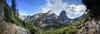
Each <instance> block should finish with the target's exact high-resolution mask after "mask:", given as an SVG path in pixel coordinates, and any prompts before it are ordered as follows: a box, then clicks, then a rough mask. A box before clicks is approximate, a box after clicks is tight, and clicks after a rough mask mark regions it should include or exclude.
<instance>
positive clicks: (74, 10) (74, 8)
mask: <svg viewBox="0 0 100 34" xmlns="http://www.w3.org/2000/svg"><path fill="white" fill-rule="evenodd" d="M49 10H51V12H52V13H55V14H57V15H59V14H60V12H61V11H62V10H66V13H67V16H68V17H69V18H76V17H79V16H81V15H82V14H84V12H85V10H86V7H85V6H84V5H82V4H80V5H75V4H68V3H67V2H65V3H64V2H62V0H47V3H46V4H45V5H43V6H41V9H40V12H41V11H42V12H43V13H45V12H48V11H49Z"/></svg>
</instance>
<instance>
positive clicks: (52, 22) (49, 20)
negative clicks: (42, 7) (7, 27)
mask: <svg viewBox="0 0 100 34" xmlns="http://www.w3.org/2000/svg"><path fill="white" fill-rule="evenodd" d="M85 16H86V15H85V14H84V15H82V16H80V17H77V18H75V19H70V18H68V17H67V15H66V11H65V10H63V11H62V12H61V13H60V15H59V16H57V15H56V14H55V13H50V12H47V13H39V14H36V15H33V16H27V18H26V19H25V22H29V23H32V24H33V25H34V26H36V27H57V26H58V27H60V26H63V25H65V24H68V23H71V22H75V21H77V20H79V19H82V18H85Z"/></svg>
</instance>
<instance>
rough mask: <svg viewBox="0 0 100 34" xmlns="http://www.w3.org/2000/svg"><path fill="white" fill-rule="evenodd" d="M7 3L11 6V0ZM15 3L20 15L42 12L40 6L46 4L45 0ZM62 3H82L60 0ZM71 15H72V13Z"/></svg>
mask: <svg viewBox="0 0 100 34" xmlns="http://www.w3.org/2000/svg"><path fill="white" fill-rule="evenodd" d="M50 1H51V0H50ZM58 1H59V0H58ZM7 3H8V4H9V5H10V6H11V0H7ZM16 3H17V9H18V11H19V13H20V14H21V15H34V14H37V13H40V12H42V11H41V10H40V8H44V7H45V6H48V4H47V3H48V1H47V0H16ZM62 3H68V4H74V5H75V6H76V5H81V4H82V3H81V0H62ZM45 9H48V8H45ZM39 10H40V11H39ZM58 10H59V9H58ZM57 12H58V11H57ZM55 13H56V12H55ZM58 13H59V12H58ZM69 13H70V12H69ZM69 13H68V15H69V16H70V14H71V13H72V12H71V13H70V14H69ZM78 13H79V14H80V12H77V14H78ZM71 17H73V15H72V16H71Z"/></svg>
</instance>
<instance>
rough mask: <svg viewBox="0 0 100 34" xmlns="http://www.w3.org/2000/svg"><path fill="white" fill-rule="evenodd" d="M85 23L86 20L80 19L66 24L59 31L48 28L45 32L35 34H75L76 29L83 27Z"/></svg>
mask: <svg viewBox="0 0 100 34" xmlns="http://www.w3.org/2000/svg"><path fill="white" fill-rule="evenodd" d="M85 21H87V18H86V19H81V20H79V21H76V22H74V23H70V24H66V25H65V26H64V27H62V28H59V29H53V28H50V29H49V30H47V31H41V32H38V33H36V34H75V33H76V32H77V31H78V29H77V28H78V27H79V26H80V25H83V24H84V23H85Z"/></svg>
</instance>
